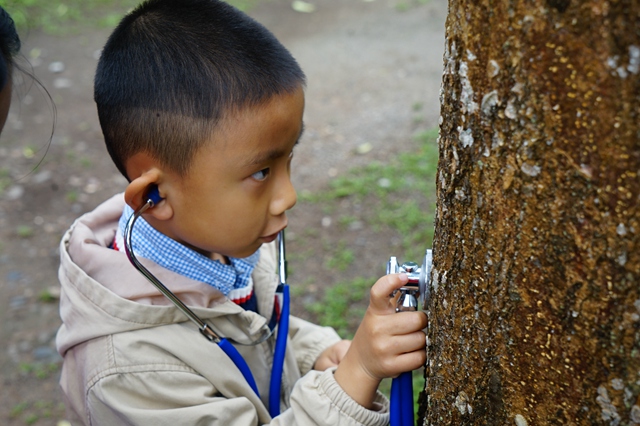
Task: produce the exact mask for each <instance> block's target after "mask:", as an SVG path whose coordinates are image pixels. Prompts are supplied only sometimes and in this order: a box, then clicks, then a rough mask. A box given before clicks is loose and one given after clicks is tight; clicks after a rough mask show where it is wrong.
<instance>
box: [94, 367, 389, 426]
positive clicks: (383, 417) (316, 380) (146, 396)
mask: <svg viewBox="0 0 640 426" xmlns="http://www.w3.org/2000/svg"><path fill="white" fill-rule="evenodd" d="M157 368H158V369H157V370H155V371H153V370H146V371H139V372H135V371H132V372H128V373H117V374H112V375H107V376H106V377H103V378H102V379H100V380H99V381H97V382H96V383H95V384H94V385H93V386H92V387H91V388H90V389H89V391H88V394H87V407H88V409H89V413H88V415H89V419H88V422H87V423H88V424H90V425H114V424H118V425H141V426H142V425H144V426H146V425H149V424H153V425H159V426H162V425H167V426H173V425H176V424H190V425H191V424H194V425H195V424H197V425H212V426H222V425H224V426H253V425H256V426H257V425H259V424H260V422H259V418H258V414H257V412H256V409H255V407H254V406H253V404H252V403H251V402H250V401H249V400H248V399H247V398H243V397H237V398H225V397H223V396H220V395H219V394H216V393H215V392H214V391H213V387H212V385H211V383H210V382H208V381H207V380H206V379H205V378H204V377H202V376H200V375H199V374H196V373H193V372H192V371H189V369H184V370H179V369H176V370H163V366H157ZM388 423H389V415H388V402H387V400H386V398H385V397H384V396H382V395H381V394H379V395H378V397H377V399H376V409H375V410H367V409H365V408H364V407H362V406H360V405H358V404H357V403H356V402H355V401H353V400H352V399H351V398H350V397H349V396H348V395H347V394H346V393H344V392H343V391H342V389H341V388H340V386H339V385H338V384H337V383H336V381H335V380H334V378H333V370H332V369H331V370H327V371H324V372H320V371H312V372H309V373H308V374H306V375H305V376H304V377H303V378H302V379H300V380H299V381H298V383H296V386H295V387H294V390H293V393H292V395H291V408H289V409H288V410H286V411H285V412H283V413H282V414H281V415H280V416H278V417H276V418H274V419H273V420H272V421H271V422H270V423H269V425H270V426H285V425H286V426H309V425H318V426H356V425H366V426H384V425H387V424H388Z"/></svg>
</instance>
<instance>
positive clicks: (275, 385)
mask: <svg viewBox="0 0 640 426" xmlns="http://www.w3.org/2000/svg"><path fill="white" fill-rule="evenodd" d="M160 201H162V197H160V193H159V192H158V187H157V186H152V187H151V188H150V190H149V193H148V194H147V201H146V202H145V204H143V205H142V206H141V207H140V208H138V209H137V210H136V211H135V212H134V213H133V214H132V215H131V217H130V218H129V220H128V221H127V225H126V228H125V230H124V249H125V253H126V255H127V257H128V258H129V261H130V262H131V264H132V265H133V266H134V267H135V268H136V269H137V270H138V272H140V273H141V274H142V275H143V276H144V277H145V278H146V279H147V280H149V282H151V284H153V285H154V286H155V287H156V288H157V289H158V290H159V291H160V292H161V293H162V294H163V295H164V296H165V297H166V298H167V299H169V300H170V301H171V302H172V303H173V304H174V305H175V306H176V307H177V308H178V309H179V310H180V311H181V312H182V313H183V314H185V315H186V316H187V318H189V319H190V320H191V321H192V322H194V323H195V324H196V325H197V326H198V329H199V330H200V333H201V334H202V335H203V336H204V337H205V338H206V339H207V340H209V341H210V342H212V343H216V344H217V345H218V347H220V349H222V351H223V352H224V353H225V354H226V355H227V356H228V357H229V358H230V359H231V361H233V363H234V364H235V365H236V367H237V368H238V370H240V372H241V373H242V376H243V377H244V378H245V380H246V381H247V383H248V384H249V386H250V387H251V389H253V391H254V392H255V393H256V395H257V396H258V398H259V397H260V392H259V391H258V386H257V385H256V381H255V379H254V377H253V374H252V373H251V369H250V368H249V365H248V364H247V362H246V361H245V360H244V358H243V357H242V355H240V352H238V350H237V349H236V348H235V347H234V346H233V345H232V344H231V341H232V342H234V343H236V344H241V345H247V346H254V345H258V344H260V343H262V342H264V341H266V340H267V339H269V338H270V337H271V336H272V334H273V333H274V331H275V328H276V327H275V326H274V327H273V328H272V329H271V330H270V332H269V333H267V334H266V336H263V337H262V338H260V339H258V340H257V341H255V342H252V343H250V344H247V343H241V342H237V341H235V340H233V339H231V338H224V337H220V336H219V335H218V334H216V332H214V331H213V330H212V329H211V327H210V326H209V325H208V324H207V323H206V322H204V321H203V320H202V318H200V317H199V316H198V315H196V314H195V313H194V312H193V311H192V310H191V309H189V307H187V305H185V304H184V303H183V302H182V301H181V300H180V299H179V298H178V297H177V296H176V295H175V294H174V293H173V292H172V291H171V290H169V289H168V288H167V287H166V286H165V285H164V284H163V283H162V282H161V281H160V280H159V279H158V278H156V277H155V276H154V275H153V274H152V273H151V272H150V271H149V270H148V269H147V268H145V267H144V265H142V264H141V263H140V262H139V261H138V259H137V258H136V255H135V254H134V252H133V246H132V244H131V234H132V231H133V225H134V224H135V223H136V220H137V219H138V218H139V217H140V216H141V215H142V214H143V213H144V212H145V211H147V210H148V209H150V208H152V207H154V206H155V205H156V204H158V203H159V202H160ZM286 270H287V262H286V259H285V247H284V231H280V233H279V234H278V271H279V275H280V285H279V286H278V288H277V289H276V293H277V294H278V293H281V295H282V296H281V301H282V304H281V310H280V316H279V318H278V322H277V324H278V325H277V329H278V332H277V334H276V344H275V349H274V353H273V368H272V370H271V379H270V383H269V414H270V415H271V417H276V416H277V415H279V414H280V393H281V390H282V374H283V370H284V358H285V353H286V350H287V335H288V333H289V286H288V285H287V283H286V281H287V275H286V274H287V272H286Z"/></svg>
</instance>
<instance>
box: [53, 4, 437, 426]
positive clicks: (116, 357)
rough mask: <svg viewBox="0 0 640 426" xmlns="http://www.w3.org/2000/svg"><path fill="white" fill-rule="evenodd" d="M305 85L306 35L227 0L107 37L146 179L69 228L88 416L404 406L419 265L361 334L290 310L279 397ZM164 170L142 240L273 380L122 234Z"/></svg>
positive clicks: (119, 109)
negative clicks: (212, 339)
mask: <svg viewBox="0 0 640 426" xmlns="http://www.w3.org/2000/svg"><path fill="white" fill-rule="evenodd" d="M303 86H304V75H303V73H302V71H301V70H300V68H299V66H298V65H297V63H296V62H295V60H294V59H293V58H292V57H291V55H290V54H289V52H287V51H286V49H285V48H284V47H283V46H282V45H281V44H280V43H279V42H278V41H277V40H276V39H275V38H274V37H273V36H272V35H271V34H270V33H269V32H268V31H267V30H266V29H264V28H263V27H262V26H260V25H259V24H258V23H256V22H255V21H253V20H251V19H250V18H248V17H247V16H246V15H244V14H242V13H241V12H239V11H237V10H236V9H234V8H232V7H230V6H228V5H226V4H225V3H222V2H219V1H218V0H150V1H148V2H145V3H143V4H142V5H141V6H140V7H138V8H137V9H136V10H134V11H133V12H132V13H131V14H130V15H128V16H127V17H125V18H124V19H123V20H122V22H121V23H120V25H119V26H118V27H117V28H116V30H115V31H114V33H113V34H112V35H111V37H110V38H109V40H108V41H107V44H106V46H105V48H104V50H103V53H102V56H101V59H100V62H99V64H98V69H97V72H96V78H95V99H96V103H97V106H98V114H99V117H100V123H101V126H102V129H103V133H104V136H105V142H106V144H107V148H108V150H109V153H110V155H111V157H112V159H113V160H114V162H115V164H116V166H117V167H118V168H119V170H120V171H121V172H122V173H123V174H124V175H125V177H127V179H128V180H129V182H130V183H129V185H128V186H127V188H126V190H125V193H124V197H122V196H116V197H114V198H112V199H111V200H109V201H107V202H106V203H104V204H103V205H101V206H99V207H98V208H97V209H96V210H95V211H94V212H91V213H89V214H87V215H85V216H83V217H82V218H80V219H79V220H78V221H76V223H75V224H74V225H73V226H72V228H71V229H70V230H69V231H68V232H67V234H66V235H65V237H64V238H63V240H62V243H61V268H60V279H61V283H62V287H63V295H62V298H61V316H62V319H63V326H62V327H61V329H60V332H59V334H58V340H57V344H58V349H59V351H60V353H61V354H62V355H63V356H64V366H63V371H62V377H61V385H62V388H63V390H64V392H65V395H66V398H67V400H68V406H69V408H70V409H71V410H72V411H73V412H75V413H76V414H77V415H78V416H79V417H80V419H81V421H82V422H84V423H86V424H94V425H95V424H103V425H114V424H139V425H148V424H154V425H156V424H167V425H176V424H212V425H258V424H266V423H269V424H272V425H313V424H318V425H358V424H363V425H385V424H387V423H388V413H387V407H388V405H387V401H386V399H385V398H384V397H383V396H382V395H380V394H379V393H377V387H378V384H379V383H380V380H381V379H382V378H384V377H391V376H395V375H397V374H399V373H401V372H403V371H408V370H411V369H415V368H417V367H419V366H421V365H423V363H424V360H425V351H424V344H425V336H424V333H423V332H422V331H421V330H422V329H423V328H424V327H425V326H426V317H425V315H424V313H421V312H411V313H402V314H395V310H394V306H395V305H394V300H393V299H392V298H390V297H389V295H390V294H391V293H392V292H393V290H394V289H396V288H399V287H400V286H402V285H403V284H404V283H406V280H407V279H406V276H403V275H389V276H386V277H383V278H381V279H380V280H379V281H378V282H377V283H376V284H375V285H374V286H373V288H372V291H371V302H370V306H369V308H368V310H367V313H366V314H365V317H364V319H363V322H362V324H361V326H360V328H359V329H358V331H357V333H356V336H355V338H354V340H353V342H346V341H341V340H340V339H339V337H338V336H337V335H336V333H335V332H334V331H333V330H331V329H327V328H323V327H319V326H316V325H313V324H310V323H308V322H306V321H303V320H301V319H298V318H294V317H291V319H290V330H289V344H288V345H287V353H286V358H285V366H284V375H283V379H282V387H283V390H282V393H281V396H280V404H281V408H282V414H280V415H278V416H276V417H275V418H271V417H270V415H269V413H268V411H267V409H266V408H265V403H266V401H268V397H269V395H268V392H269V389H268V381H269V374H270V371H271V363H272V360H273V341H274V338H273V337H271V338H269V339H267V340H266V341H264V342H262V343H259V344H255V345H251V343H252V342H256V341H258V342H259V341H260V336H262V335H264V334H265V333H268V330H269V322H270V320H271V319H272V316H273V315H274V291H275V287H276V286H277V283H278V281H277V277H276V275H275V271H276V260H275V248H274V244H273V240H274V239H275V238H276V235H277V233H278V232H279V231H280V230H282V229H284V228H285V227H286V226H287V218H286V211H287V210H288V209H290V208H291V207H292V206H293V205H294V204H295V202H296V194H295V190H294V189H293V186H292V185H291V181H290V163H291V159H292V155H293V149H294V146H295V145H296V144H297V142H298V140H299V138H300V136H301V134H302V128H303V125H302V115H303V109H304V93H303ZM151 187H157V189H158V192H159V194H160V196H161V197H162V201H160V202H159V203H157V204H156V205H155V206H154V207H153V208H151V209H149V210H147V213H145V214H144V216H143V218H140V219H139V220H138V222H137V224H136V227H135V228H134V231H133V241H132V243H133V246H134V250H135V252H136V254H137V256H138V258H139V259H140V258H144V259H142V262H143V263H144V264H145V266H146V267H147V268H148V269H149V270H151V272H153V273H154V274H155V275H156V276H158V278H159V279H160V280H161V281H163V282H164V283H166V284H167V286H168V287H169V288H170V289H171V290H172V291H173V292H174V293H175V294H176V295H177V296H178V297H179V298H180V299H181V300H182V301H183V302H184V303H185V304H187V305H189V306H190V307H191V309H193V310H194V311H195V312H196V314H197V315H198V316H200V317H201V318H203V319H204V320H206V321H207V322H208V323H209V324H210V325H211V327H212V328H213V329H214V330H215V331H216V332H217V333H219V334H220V335H222V336H223V337H227V338H229V339H230V340H231V339H234V341H239V342H241V343H244V344H240V345H235V346H236V348H237V349H238V351H240V353H241V354H242V356H243V357H244V359H245V360H246V362H247V364H248V365H249V367H250V369H251V371H252V373H253V375H254V377H255V380H256V383H257V387H258V389H259V391H260V395H261V396H260V397H258V396H257V395H256V393H255V392H254V391H253V390H252V389H251V387H250V386H249V384H248V383H247V381H246V380H245V379H244V378H243V376H242V375H241V374H240V372H239V370H238V369H237V368H236V367H235V365H234V364H233V362H232V361H231V360H230V359H229V357H227V356H226V355H225V354H224V353H222V352H221V351H220V350H219V349H218V347H217V346H216V345H215V344H211V343H209V342H207V341H206V340H205V339H203V337H202V336H201V335H200V333H198V332H197V330H196V328H195V327H194V326H193V325H192V324H191V323H190V322H188V321H187V320H186V318H185V317H184V316H183V315H182V314H181V313H180V311H178V310H177V309H176V308H174V307H173V305H171V304H170V302H169V301H167V300H166V299H165V298H164V297H163V296H162V295H161V294H160V293H159V292H158V291H156V290H155V288H154V287H153V286H152V285H151V284H149V283H148V282H147V281H146V280H145V278H144V277H142V275H140V274H139V273H138V272H136V271H135V269H133V268H132V267H131V265H130V264H129V262H128V260H127V258H126V256H125V254H124V253H123V252H121V251H120V250H122V249H123V242H122V235H123V228H124V226H125V223H126V221H127V219H128V218H129V217H130V215H131V214H132V212H133V211H134V210H137V209H138V208H139V207H140V206H141V205H143V204H144V203H145V202H146V198H147V193H148V191H149V188H151ZM123 198H124V200H123ZM125 202H126V206H125ZM143 219H144V220H143ZM234 301H235V302H234Z"/></svg>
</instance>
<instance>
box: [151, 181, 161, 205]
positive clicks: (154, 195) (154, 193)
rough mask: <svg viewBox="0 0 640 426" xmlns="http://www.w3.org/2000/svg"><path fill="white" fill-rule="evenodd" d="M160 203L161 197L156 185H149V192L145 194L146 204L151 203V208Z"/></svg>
mask: <svg viewBox="0 0 640 426" xmlns="http://www.w3.org/2000/svg"><path fill="white" fill-rule="evenodd" d="M160 201H162V197H161V196H160V191H159V190H158V185H151V186H150V187H149V192H147V203H151V207H153V206H155V205H157V204H158V203H159V202H160Z"/></svg>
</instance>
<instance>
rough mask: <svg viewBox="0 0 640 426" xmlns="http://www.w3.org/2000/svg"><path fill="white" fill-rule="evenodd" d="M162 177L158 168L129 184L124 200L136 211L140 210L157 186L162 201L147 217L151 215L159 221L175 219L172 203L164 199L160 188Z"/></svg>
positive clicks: (148, 171) (150, 210)
mask: <svg viewBox="0 0 640 426" xmlns="http://www.w3.org/2000/svg"><path fill="white" fill-rule="evenodd" d="M160 177H161V171H160V170H158V169H157V168H152V169H150V170H147V171H146V172H144V173H142V174H141V175H140V176H138V177H137V178H135V179H134V180H132V181H131V183H129V185H128V186H127V188H126V189H125V191H124V200H125V202H126V203H127V204H128V205H129V207H131V208H132V209H133V210H134V211H135V210H138V209H139V208H140V207H142V206H143V205H144V204H145V203H146V202H147V200H148V199H149V193H150V191H151V190H152V189H153V187H154V186H155V187H156V190H157V191H158V193H159V194H160V197H162V199H161V200H160V201H159V202H158V203H156V204H155V205H154V206H153V208H151V209H148V210H147V211H146V212H145V215H151V216H153V217H154V218H156V219H158V220H168V219H171V217H173V209H172V208H171V205H170V203H168V202H167V201H166V200H165V199H164V196H163V195H162V192H161V189H160V188H159V182H160Z"/></svg>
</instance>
